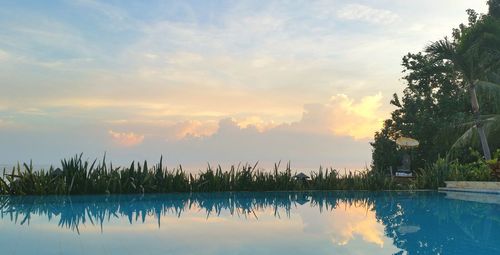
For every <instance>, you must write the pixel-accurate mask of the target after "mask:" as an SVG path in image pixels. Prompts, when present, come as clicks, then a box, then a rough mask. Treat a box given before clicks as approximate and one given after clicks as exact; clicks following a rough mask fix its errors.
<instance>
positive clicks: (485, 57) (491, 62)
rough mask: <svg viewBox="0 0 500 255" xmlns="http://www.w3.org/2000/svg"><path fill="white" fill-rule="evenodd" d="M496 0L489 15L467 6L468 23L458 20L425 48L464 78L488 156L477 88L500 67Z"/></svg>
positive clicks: (476, 125)
mask: <svg viewBox="0 0 500 255" xmlns="http://www.w3.org/2000/svg"><path fill="white" fill-rule="evenodd" d="M498 2H499V1H498V0H492V1H489V2H488V3H489V4H490V11H491V12H492V13H491V14H492V15H483V16H479V15H478V14H477V13H476V12H475V11H474V10H467V12H468V14H469V24H468V25H464V24H461V25H460V27H459V29H455V30H454V32H453V39H452V40H449V39H448V38H445V39H443V40H439V41H437V42H435V43H432V44H431V45H429V46H428V47H427V48H426V52H427V53H428V54H429V55H430V56H431V57H432V58H433V59H434V60H435V61H445V62H449V63H450V64H451V65H452V66H453V69H454V71H455V72H456V73H457V75H459V76H460V78H461V79H462V80H463V83H464V85H465V86H466V89H467V90H468V93H469V96H470V103H471V106H472V113H473V116H474V126H475V128H476V130H477V133H478V135H479V139H480V142H481V147H482V150H483V155H484V158H485V159H487V160H489V159H491V152H490V147H489V145H488V139H487V136H486V132H485V127H484V120H483V119H482V118H481V112H480V106H479V101H478V96H477V88H478V86H480V85H481V84H484V83H485V82H487V80H488V76H489V75H490V74H491V73H494V72H495V71H497V70H499V69H500V20H499V19H498V18H496V17H495V16H494V15H498V13H497V12H498Z"/></svg>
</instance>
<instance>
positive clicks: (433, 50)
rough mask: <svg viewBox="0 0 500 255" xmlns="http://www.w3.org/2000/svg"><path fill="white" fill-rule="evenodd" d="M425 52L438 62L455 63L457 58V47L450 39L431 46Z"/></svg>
mask: <svg viewBox="0 0 500 255" xmlns="http://www.w3.org/2000/svg"><path fill="white" fill-rule="evenodd" d="M425 52H426V53H428V54H430V55H432V56H433V57H434V59H436V60H450V61H454V60H455V58H456V49H455V45H454V44H453V42H451V41H450V40H448V38H445V39H443V40H439V41H436V42H434V43H432V44H430V45H429V46H427V47H426V48H425Z"/></svg>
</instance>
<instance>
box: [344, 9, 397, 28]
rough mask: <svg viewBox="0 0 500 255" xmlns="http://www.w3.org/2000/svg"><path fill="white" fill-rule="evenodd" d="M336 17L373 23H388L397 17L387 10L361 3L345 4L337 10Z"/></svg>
mask: <svg viewBox="0 0 500 255" xmlns="http://www.w3.org/2000/svg"><path fill="white" fill-rule="evenodd" d="M337 17H338V18H339V19H344V20H359V21H365V22H369V23H375V24H390V23H393V22H395V21H396V20H397V19H398V18H399V16H398V15H397V14H395V13H393V12H391V11H389V10H383V9H376V8H372V7H370V6H366V5H362V4H347V5H346V6H344V7H343V8H341V9H340V10H339V11H338V12H337Z"/></svg>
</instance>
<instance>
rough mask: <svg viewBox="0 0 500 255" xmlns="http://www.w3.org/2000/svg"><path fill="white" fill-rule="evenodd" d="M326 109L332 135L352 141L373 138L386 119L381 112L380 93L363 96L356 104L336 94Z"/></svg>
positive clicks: (384, 114) (344, 96)
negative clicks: (350, 137)
mask: <svg viewBox="0 0 500 255" xmlns="http://www.w3.org/2000/svg"><path fill="white" fill-rule="evenodd" d="M328 107H329V109H330V110H331V114H332V119H331V123H330V127H331V130H332V131H333V133H335V134H336V135H348V136H352V137H353V138H354V139H364V138H371V137H373V133H375V131H377V130H378V129H380V127H381V126H382V122H383V120H384V119H385V117H386V113H385V112H382V111H381V107H382V94H381V93H378V94H376V95H373V96H365V97H363V98H361V100H360V101H358V102H356V101H355V100H353V99H350V98H349V97H347V96H346V95H343V94H338V95H336V96H333V97H332V98H331V101H330V103H329V104H328Z"/></svg>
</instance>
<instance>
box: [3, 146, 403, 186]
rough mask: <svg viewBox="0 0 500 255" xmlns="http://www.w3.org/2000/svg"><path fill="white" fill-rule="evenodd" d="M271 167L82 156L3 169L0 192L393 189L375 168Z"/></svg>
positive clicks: (388, 181) (388, 180)
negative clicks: (194, 167) (196, 166)
mask: <svg viewBox="0 0 500 255" xmlns="http://www.w3.org/2000/svg"><path fill="white" fill-rule="evenodd" d="M279 168H280V166H279V164H275V165H274V169H273V170H272V171H264V170H260V169H258V168H257V164H255V165H248V164H246V165H239V166H231V167H230V169H229V170H222V168H221V167H220V166H217V167H216V168H213V167H211V166H210V165H209V166H208V167H207V169H206V170H205V171H202V172H200V173H198V174H191V173H187V172H185V171H184V170H183V169H182V167H179V168H175V169H172V170H169V169H167V168H166V167H164V166H163V159H160V161H159V162H158V163H157V164H154V165H152V166H149V165H148V163H147V162H146V161H144V162H143V163H139V162H132V163H131V164H130V166H128V167H114V166H113V164H112V163H109V164H108V163H107V162H106V159H105V157H104V158H103V159H102V160H101V161H98V160H94V161H87V160H83V159H82V155H77V156H75V157H73V158H70V159H64V160H62V161H61V169H59V168H57V169H55V168H53V167H50V168H49V169H48V170H39V171H35V170H34V169H33V165H32V163H31V162H30V163H29V164H23V165H22V166H21V165H19V164H18V165H17V166H15V167H13V169H12V170H11V171H6V169H4V173H3V176H2V177H1V178H0V193H1V194H10V195H70V194H71V195H83V194H144V193H169V192H220V191H287V190H290V191H291V190H382V189H393V188H396V186H395V185H394V183H393V182H392V180H391V178H390V177H388V176H384V175H383V174H380V173H377V172H375V171H366V172H362V171H356V172H348V173H347V172H346V173H345V174H340V173H339V172H338V171H337V170H335V169H326V170H323V169H322V168H320V169H319V171H318V172H313V173H312V175H311V179H310V180H309V181H306V182H305V181H301V180H296V179H294V178H293V177H294V175H295V173H292V170H291V167H290V164H287V165H286V167H285V169H284V170H280V169H279Z"/></svg>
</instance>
